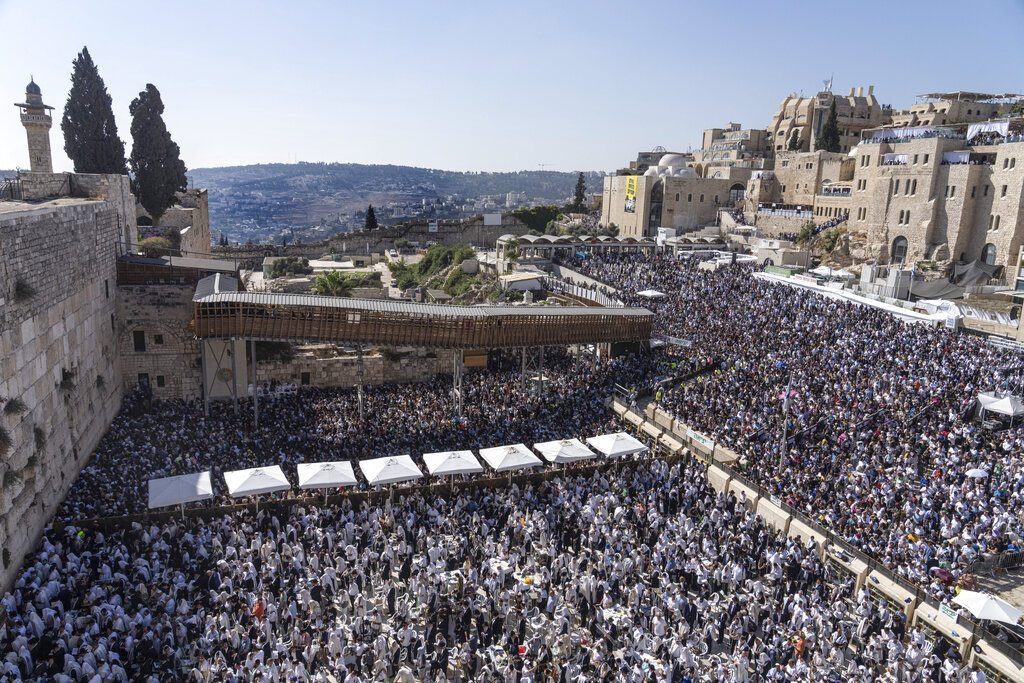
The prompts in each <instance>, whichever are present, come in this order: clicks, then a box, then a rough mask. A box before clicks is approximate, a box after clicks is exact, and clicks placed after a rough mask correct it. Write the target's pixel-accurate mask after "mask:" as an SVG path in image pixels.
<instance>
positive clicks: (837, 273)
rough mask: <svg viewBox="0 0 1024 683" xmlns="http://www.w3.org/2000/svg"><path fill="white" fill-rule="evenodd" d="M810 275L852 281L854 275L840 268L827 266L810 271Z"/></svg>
mask: <svg viewBox="0 0 1024 683" xmlns="http://www.w3.org/2000/svg"><path fill="white" fill-rule="evenodd" d="M810 272H811V274H812V275H820V276H821V277H838V278H842V279H843V280H852V279H853V278H854V277H855V275H854V274H853V273H851V272H850V271H848V270H843V269H842V268H829V267H828V266H818V267H817V268H813V269H812V270H811V271H810Z"/></svg>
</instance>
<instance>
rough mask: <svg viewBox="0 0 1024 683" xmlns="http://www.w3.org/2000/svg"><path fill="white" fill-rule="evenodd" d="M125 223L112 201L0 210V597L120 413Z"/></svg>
mask: <svg viewBox="0 0 1024 683" xmlns="http://www.w3.org/2000/svg"><path fill="white" fill-rule="evenodd" d="M26 175H36V174H26ZM43 175H45V174H43ZM30 180H31V179H30ZM41 180H43V182H41V183H38V184H36V185H34V186H33V185H32V183H31V182H30V183H29V185H30V186H32V187H35V188H37V189H38V188H41V187H42V185H44V184H47V183H49V182H50V180H49V179H41ZM115 199H116V198H115ZM129 215H134V212H133V213H132V214H129ZM126 219H127V216H126V215H125V214H124V213H123V206H121V205H120V204H119V203H118V202H116V201H96V200H73V199H66V200H61V201H60V202H50V203H47V204H43V205H32V204H14V203H0V254H3V257H2V258H0V396H2V397H3V398H4V399H8V400H10V399H19V400H20V401H22V402H23V403H24V405H25V410H24V411H23V412H20V413H11V414H8V413H6V412H4V413H0V426H2V427H3V430H4V432H5V433H6V434H7V435H8V436H9V438H10V441H11V443H10V445H9V446H8V447H6V448H3V447H0V482H2V486H0V550H2V552H0V590H4V589H5V588H6V587H7V586H9V585H10V582H11V581H12V580H13V578H14V575H15V573H16V572H17V571H18V568H19V566H20V564H21V562H22V560H23V558H24V556H25V555H26V553H28V552H29V551H30V550H31V549H32V548H33V546H34V544H35V542H36V539H37V538H38V535H39V533H40V532H41V530H42V528H43V526H44V525H45V524H46V522H47V520H48V519H49V518H50V517H51V516H52V515H53V513H54V511H55V510H56V508H57V506H58V504H59V503H60V501H61V500H62V499H63V497H64V495H65V493H66V492H67V490H68V488H69V487H70V485H71V483H72V482H73V481H74V479H75V477H76V476H77V474H78V471H79V469H80V468H81V467H82V465H83V464H84V463H85V462H86V461H87V460H88V458H89V456H90V454H91V453H92V450H93V448H94V447H95V445H96V443H97V442H98V441H99V439H100V437H101V436H102V435H103V433H104V432H105V431H106V429H107V426H108V425H109V424H110V422H111V420H112V419H113V418H114V416H115V415H116V413H117V411H118V410H119V408H120V404H121V395H122V392H121V381H120V377H121V368H120V362H119V360H118V354H117V342H116V338H115V333H114V312H115V297H116V291H115V290H116V286H115V281H116V279H115V265H114V262H115V257H116V242H117V241H118V240H119V238H120V235H121V230H122V228H123V226H124V225H125V224H126Z"/></svg>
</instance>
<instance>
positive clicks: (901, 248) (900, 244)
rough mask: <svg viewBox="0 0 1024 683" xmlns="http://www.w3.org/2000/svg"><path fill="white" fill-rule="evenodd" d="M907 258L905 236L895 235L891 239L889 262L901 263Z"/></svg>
mask: <svg viewBox="0 0 1024 683" xmlns="http://www.w3.org/2000/svg"><path fill="white" fill-rule="evenodd" d="M906 260H907V238H906V237H897V238H896V239H894V240H893V241H892V258H891V259H889V262H890V263H903V262H904V261H906Z"/></svg>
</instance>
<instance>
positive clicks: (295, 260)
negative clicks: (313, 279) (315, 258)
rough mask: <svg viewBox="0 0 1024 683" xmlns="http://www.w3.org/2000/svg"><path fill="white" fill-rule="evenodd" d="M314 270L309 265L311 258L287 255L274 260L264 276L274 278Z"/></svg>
mask: <svg viewBox="0 0 1024 683" xmlns="http://www.w3.org/2000/svg"><path fill="white" fill-rule="evenodd" d="M312 272H313V268H312V267H311V266H310V265H309V259H306V258H302V257H301V256H285V257H284V258H279V259H276V260H275V261H272V262H271V264H270V265H269V266H267V269H266V270H265V271H264V273H263V276H264V277H266V278H268V279H271V280H273V279H274V278H276V277H284V276H285V275H309V274H310V273H312Z"/></svg>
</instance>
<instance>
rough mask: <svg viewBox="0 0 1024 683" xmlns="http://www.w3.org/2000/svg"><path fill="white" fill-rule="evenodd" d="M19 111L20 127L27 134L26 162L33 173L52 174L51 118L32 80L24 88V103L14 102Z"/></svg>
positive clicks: (47, 107) (40, 92)
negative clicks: (23, 128)
mask: <svg viewBox="0 0 1024 683" xmlns="http://www.w3.org/2000/svg"><path fill="white" fill-rule="evenodd" d="M14 106H15V107H18V108H19V109H21V125H23V126H25V132H26V133H27V134H28V160H29V167H30V168H31V170H32V172H33V173H53V156H52V155H51V154H50V126H52V125H53V118H52V117H51V116H50V110H51V109H53V107H51V106H50V105H48V104H43V93H42V91H41V90H40V89H39V86H38V85H36V82H35V81H34V80H31V81H29V84H28V85H27V86H25V101H24V102H15V103H14Z"/></svg>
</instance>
